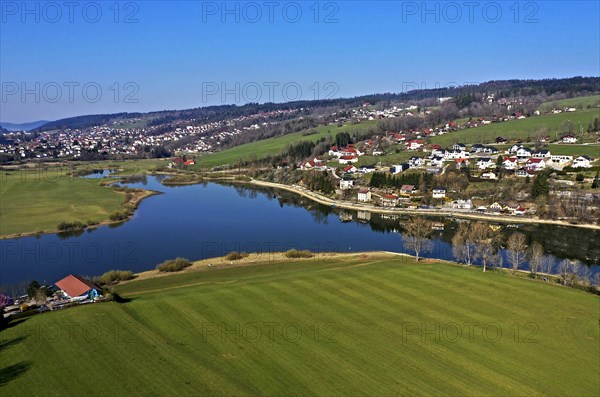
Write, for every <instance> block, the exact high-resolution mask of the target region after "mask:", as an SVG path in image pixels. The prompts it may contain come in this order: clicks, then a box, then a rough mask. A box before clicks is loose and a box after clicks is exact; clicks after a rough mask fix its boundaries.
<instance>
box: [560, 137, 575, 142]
mask: <svg viewBox="0 0 600 397" xmlns="http://www.w3.org/2000/svg"><path fill="white" fill-rule="evenodd" d="M561 142H562V143H577V138H576V137H575V136H573V135H565V136H563V137H562V139H561Z"/></svg>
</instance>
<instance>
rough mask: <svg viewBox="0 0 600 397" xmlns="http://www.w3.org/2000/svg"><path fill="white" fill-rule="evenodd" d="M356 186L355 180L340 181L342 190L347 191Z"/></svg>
mask: <svg viewBox="0 0 600 397" xmlns="http://www.w3.org/2000/svg"><path fill="white" fill-rule="evenodd" d="M353 186H354V179H350V178H342V179H340V189H342V190H347V189H351V188H352V187H353Z"/></svg>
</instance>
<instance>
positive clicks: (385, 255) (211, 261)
mask: <svg viewBox="0 0 600 397" xmlns="http://www.w3.org/2000/svg"><path fill="white" fill-rule="evenodd" d="M312 254H313V256H312V257H310V258H288V257H286V256H285V252H279V251H275V252H257V253H250V254H248V256H247V257H244V258H242V259H239V260H233V261H232V260H228V259H227V258H226V256H217V257H212V258H206V259H199V260H195V261H191V262H192V265H191V266H189V267H187V268H184V269H182V270H180V271H177V272H160V271H158V270H156V269H149V270H144V271H140V272H137V273H134V278H132V279H130V280H124V281H119V282H116V283H115V284H112V285H111V286H110V287H111V288H118V287H120V286H123V285H127V284H131V283H136V282H138V281H147V280H153V279H157V278H163V277H170V276H177V275H180V276H181V275H185V274H192V273H198V272H204V271H209V270H215V271H219V270H226V269H231V268H238V267H247V266H261V265H267V264H273V263H284V262H286V263H289V264H293V263H297V262H310V261H319V260H339V261H341V262H343V261H345V260H352V259H359V260H362V261H379V260H388V259H393V258H396V259H397V260H399V261H410V262H414V263H415V264H422V265H432V264H439V265H446V266H455V267H460V268H465V269H471V270H479V271H480V272H482V273H488V272H489V273H494V272H499V273H501V274H504V275H509V276H512V277H516V278H519V279H522V280H528V281H531V282H544V283H545V284H546V285H553V286H556V287H560V288H572V287H570V286H566V285H563V284H560V283H557V280H558V279H559V277H560V276H559V275H558V274H551V273H544V272H537V273H536V276H537V277H535V278H531V277H530V274H531V272H530V271H529V270H525V269H516V270H513V269H512V268H509V267H501V268H500V267H497V266H488V269H487V271H486V272H483V271H482V269H483V267H482V266H481V265H476V264H472V265H467V264H465V263H460V262H456V261H451V260H450V261H449V260H445V259H438V258H428V257H422V258H421V259H420V260H419V261H418V262H417V261H416V258H415V256H414V255H411V254H408V253H403V252H394V251H381V250H377V251H360V252H352V253H347V252H312ZM542 277H546V278H547V280H545V281H544V280H542ZM197 284H198V283H185V282H182V283H181V284H180V285H178V286H176V287H166V289H172V288H181V287H188V286H193V285H197ZM201 284H204V282H202V283H201ZM572 289H575V290H580V289H578V288H572ZM596 289H597V290H599V291H600V289H598V287H596ZM161 290H163V288H159V289H152V290H144V291H142V292H138V293H125V295H124V296H126V297H127V296H134V295H140V294H145V293H148V292H157V291H161ZM582 292H584V293H589V292H587V291H582Z"/></svg>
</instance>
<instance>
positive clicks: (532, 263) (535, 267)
mask: <svg viewBox="0 0 600 397" xmlns="http://www.w3.org/2000/svg"><path fill="white" fill-rule="evenodd" d="M544 252H545V251H544V247H543V246H542V244H540V243H538V242H537V241H536V242H534V243H533V244H531V247H529V269H530V270H531V274H532V275H533V277H537V273H538V272H539V271H540V268H541V267H542V257H543V256H544Z"/></svg>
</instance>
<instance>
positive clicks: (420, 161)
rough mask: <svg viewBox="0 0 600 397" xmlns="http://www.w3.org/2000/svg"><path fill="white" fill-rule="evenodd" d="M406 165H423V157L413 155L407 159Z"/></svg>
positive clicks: (414, 166) (416, 166)
mask: <svg viewBox="0 0 600 397" xmlns="http://www.w3.org/2000/svg"><path fill="white" fill-rule="evenodd" d="M408 165H410V168H419V167H422V166H424V165H425V159H423V158H421V157H415V156H413V157H411V158H410V159H409V160H408Z"/></svg>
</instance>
